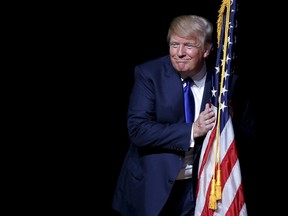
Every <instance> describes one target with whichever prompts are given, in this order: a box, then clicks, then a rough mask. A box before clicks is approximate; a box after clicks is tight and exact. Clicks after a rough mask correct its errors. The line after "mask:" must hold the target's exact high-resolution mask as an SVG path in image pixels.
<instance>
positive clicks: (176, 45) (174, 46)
mask: <svg viewBox="0 0 288 216" xmlns="http://www.w3.org/2000/svg"><path fill="white" fill-rule="evenodd" d="M170 47H173V48H177V47H179V44H176V43H170Z"/></svg>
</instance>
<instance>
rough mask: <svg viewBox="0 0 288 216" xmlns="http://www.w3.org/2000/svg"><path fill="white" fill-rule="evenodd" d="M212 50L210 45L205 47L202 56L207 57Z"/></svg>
mask: <svg viewBox="0 0 288 216" xmlns="http://www.w3.org/2000/svg"><path fill="white" fill-rule="evenodd" d="M211 50H212V45H211V46H208V47H206V48H205V52H204V58H207V57H208V56H209V54H210V52H211Z"/></svg>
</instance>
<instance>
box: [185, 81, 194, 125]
mask: <svg viewBox="0 0 288 216" xmlns="http://www.w3.org/2000/svg"><path fill="white" fill-rule="evenodd" d="M184 81H185V82H186V86H185V87H184V106H185V115H186V122H187V123H192V122H194V112H195V101H194V96H193V93H192V90H191V84H192V83H193V80H192V79H191V78H190V77H188V78H186V79H185V80H184Z"/></svg>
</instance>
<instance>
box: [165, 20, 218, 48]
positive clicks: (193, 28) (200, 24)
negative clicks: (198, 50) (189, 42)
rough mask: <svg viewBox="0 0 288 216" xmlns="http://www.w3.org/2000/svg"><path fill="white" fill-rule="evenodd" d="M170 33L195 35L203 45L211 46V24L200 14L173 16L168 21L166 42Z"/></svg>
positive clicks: (186, 36) (183, 35)
mask: <svg viewBox="0 0 288 216" xmlns="http://www.w3.org/2000/svg"><path fill="white" fill-rule="evenodd" d="M172 34H176V35H178V36H180V37H184V38H189V37H195V38H197V39H198V40H200V42H201V43H202V45H203V46H205V47H206V46H212V34H213V25H212V23H211V22H210V21H209V20H208V19H206V18H204V17H201V16H197V15H181V16H178V17H175V18H174V19H173V20H172V22H171V23H170V27H169V29H168V34H167V41H168V43H169V42H170V38H171V35H172Z"/></svg>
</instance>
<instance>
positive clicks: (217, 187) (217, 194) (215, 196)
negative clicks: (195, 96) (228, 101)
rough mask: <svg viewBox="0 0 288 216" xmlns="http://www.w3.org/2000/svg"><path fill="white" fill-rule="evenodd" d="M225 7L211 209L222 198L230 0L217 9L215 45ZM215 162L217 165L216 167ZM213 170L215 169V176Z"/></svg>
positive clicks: (215, 207)
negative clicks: (223, 101)
mask: <svg viewBox="0 0 288 216" xmlns="http://www.w3.org/2000/svg"><path fill="white" fill-rule="evenodd" d="M225 9H226V12H227V13H226V20H225V28H224V30H225V34H224V43H223V60H222V64H221V81H220V93H221V94H219V96H218V101H219V102H218V109H217V125H216V129H217V130H216V143H215V144H216V152H215V156H214V167H213V170H214V172H213V176H212V183H211V191H210V198H209V208H210V209H212V210H216V209H217V201H218V200H221V198H222V194H221V191H222V185H221V169H220V147H219V145H220V144H219V142H220V115H221V109H220V106H221V105H222V104H221V97H222V92H223V82H224V77H225V69H226V68H225V66H226V64H225V62H226V60H227V59H226V56H227V44H228V33H229V25H230V23H229V20H230V13H229V11H230V0H223V1H222V4H221V7H220V9H219V11H218V20H217V46H218V49H219V47H220V41H221V40H220V39H221V30H222V23H223V15H224V12H225ZM216 164H217V167H216ZM215 170H216V178H215Z"/></svg>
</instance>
